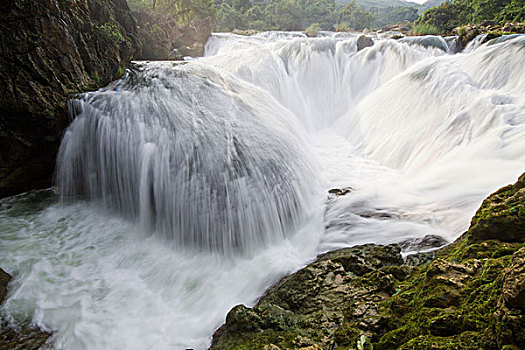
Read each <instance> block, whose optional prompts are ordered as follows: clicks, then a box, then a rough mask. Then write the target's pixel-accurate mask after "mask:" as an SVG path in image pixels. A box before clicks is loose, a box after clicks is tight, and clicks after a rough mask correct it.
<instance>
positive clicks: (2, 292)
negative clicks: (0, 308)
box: [0, 269, 11, 304]
mask: <svg viewBox="0 0 525 350" xmlns="http://www.w3.org/2000/svg"><path fill="white" fill-rule="evenodd" d="M9 281H11V275H10V274H8V273H7V272H5V271H4V270H2V269H0V304H2V303H3V302H4V299H5V297H6V295H7V285H8V284H9Z"/></svg>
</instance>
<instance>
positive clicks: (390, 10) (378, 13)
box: [370, 6, 419, 27]
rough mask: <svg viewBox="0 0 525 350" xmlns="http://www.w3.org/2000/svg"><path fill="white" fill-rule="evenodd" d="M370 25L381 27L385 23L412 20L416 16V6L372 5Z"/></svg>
mask: <svg viewBox="0 0 525 350" xmlns="http://www.w3.org/2000/svg"><path fill="white" fill-rule="evenodd" d="M370 12H371V13H372V16H373V19H372V25H371V26H372V27H381V26H383V25H387V24H394V23H398V22H401V21H410V22H414V21H415V20H416V19H417V18H418V17H419V14H418V8H417V7H414V6H411V7H408V6H388V7H372V8H371V9H370Z"/></svg>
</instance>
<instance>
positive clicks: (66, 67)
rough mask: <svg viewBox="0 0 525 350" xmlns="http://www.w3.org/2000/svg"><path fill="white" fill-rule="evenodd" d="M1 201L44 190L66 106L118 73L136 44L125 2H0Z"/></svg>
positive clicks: (51, 168) (107, 81)
mask: <svg viewBox="0 0 525 350" xmlns="http://www.w3.org/2000/svg"><path fill="white" fill-rule="evenodd" d="M0 11H1V12H2V19H1V21H0V32H1V33H2V41H1V44H0V197H4V196H7V195H12V194H15V193H19V192H22V191H25V190H29V189H34V188H39V187H43V186H49V185H50V180H51V175H52V173H53V169H54V165H55V156H56V152H57V149H58V145H59V141H60V139H61V136H62V132H63V130H64V129H65V127H66V126H67V125H68V123H69V117H68V114H67V107H66V102H67V100H68V98H71V97H72V96H74V94H76V93H79V92H83V91H86V90H93V89H97V88H99V87H102V86H104V85H106V84H108V83H109V82H111V81H112V80H115V79H117V78H119V77H120V76H122V75H123V74H124V72H125V67H126V64H127V63H128V62H129V61H130V60H131V59H132V57H133V56H134V54H135V52H136V51H137V50H138V48H139V47H140V45H139V44H138V40H137V26H136V23H135V20H134V19H133V17H132V16H131V12H130V10H129V8H128V5H127V3H126V0H113V1H106V0H76V1H67V0H56V1H55V0H38V1H37V0H5V1H2V4H1V5H0Z"/></svg>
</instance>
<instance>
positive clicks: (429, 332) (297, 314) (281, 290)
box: [212, 176, 525, 350]
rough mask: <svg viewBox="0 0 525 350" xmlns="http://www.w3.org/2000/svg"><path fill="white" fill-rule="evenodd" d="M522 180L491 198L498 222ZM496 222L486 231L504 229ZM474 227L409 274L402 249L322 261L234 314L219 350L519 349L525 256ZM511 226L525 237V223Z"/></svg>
mask: <svg viewBox="0 0 525 350" xmlns="http://www.w3.org/2000/svg"><path fill="white" fill-rule="evenodd" d="M523 178H524V176H522V177H520V179H519V181H518V182H517V183H516V184H514V185H512V186H507V187H505V188H504V189H502V190H503V191H502V190H500V191H497V192H496V193H495V194H493V195H491V196H490V197H488V198H487V200H486V201H488V203H493V205H500V204H505V208H502V210H495V211H494V213H495V215H496V217H499V216H500V213H501V212H502V211H506V212H507V213H508V212H509V210H512V209H510V208H509V205H510V203H514V202H513V201H512V200H511V198H514V199H515V198H518V197H519V195H520V193H521V189H522V187H520V186H521V185H520V183H521V182H522V181H523ZM485 204H486V203H485V202H484V205H483V206H482V208H483V207H484V206H485ZM511 207H512V206H511ZM512 208H513V207H512ZM493 209H494V208H493ZM481 212H483V211H482V210H481V209H480V211H478V213H481ZM518 213H519V209H518ZM491 215H492V211H491V212H489V213H487V215H486V216H484V220H485V221H484V223H485V224H486V225H487V226H490V225H498V223H499V221H498V220H493V219H490V218H489V216H491ZM477 224H478V222H477V221H476V220H473V225H471V227H470V229H469V230H468V231H467V232H465V233H464V234H463V235H462V236H461V237H460V238H459V239H458V240H456V241H455V242H453V243H452V244H450V245H447V246H446V247H443V248H440V249H439V250H436V251H434V252H432V253H430V254H432V256H429V257H428V259H429V261H428V263H427V264H425V265H421V266H417V267H413V266H408V265H407V263H405V264H403V262H402V259H401V255H400V252H401V248H400V247H399V246H398V245H389V246H378V245H373V244H369V245H363V246H356V247H352V248H347V249H342V250H337V251H334V252H330V253H327V254H324V255H321V256H319V257H318V259H317V260H316V261H315V262H313V263H311V264H309V265H308V266H306V267H305V268H303V269H301V270H299V271H297V272H296V273H294V274H292V275H290V276H287V277H285V278H283V279H282V280H281V281H280V282H279V283H278V284H276V285H275V286H273V287H271V288H270V289H269V290H267V291H266V293H265V294H264V296H263V297H262V298H261V299H260V301H259V303H258V304H257V305H256V306H255V307H254V308H251V309H250V308H246V307H244V306H242V307H236V308H234V309H233V310H232V311H231V312H230V314H229V315H228V317H227V321H226V324H225V325H223V326H222V327H221V328H220V329H219V330H218V331H217V332H216V333H215V335H214V337H213V344H212V349H229V350H230V349H232V350H233V349H263V348H265V347H266V348H268V349H274V347H275V349H277V348H278V349H301V348H303V347H304V346H313V347H319V348H323V349H334V348H342V349H356V348H358V347H362V348H365V346H368V345H367V344H369V345H370V346H371V347H373V349H376V350H378V349H379V350H381V349H385V350H386V349H500V348H508V349H519V348H520V347H521V346H522V344H524V343H525V333H523V329H525V311H524V310H523V291H524V288H523V286H524V283H523V282H524V277H523V276H524V269H525V267H524V266H525V248H523V243H521V241H509V242H503V241H501V240H500V239H489V240H481V239H480V237H479V236H478V235H474V233H475V232H477V231H476V230H478V229H479V228H477V226H476V225H477ZM507 224H508V226H505V228H506V229H508V230H514V231H516V230H517V231H518V232H519V230H520V229H521V228H522V226H520V225H521V222H520V221H519V220H518V221H517V220H511V221H510V222H507ZM513 225H517V226H513ZM472 231H474V233H473V232H472ZM505 235H506V234H505ZM500 237H501V235H500ZM405 243H406V246H408V247H410V246H411V245H413V244H415V245H416V247H417V246H418V244H420V246H419V247H425V248H426V247H434V246H437V245H439V244H442V243H443V241H442V240H441V239H439V237H432V236H428V237H427V238H426V239H423V240H421V241H419V242H417V243H416V242H415V241H413V240H410V241H408V242H405ZM424 254H425V253H424ZM407 261H408V258H407ZM414 265H419V264H414ZM365 337H367V338H365ZM305 338H306V339H308V341H307V342H306V341H304V339H305ZM363 339H365V341H363ZM366 339H368V340H369V341H366ZM310 344H311V345H310Z"/></svg>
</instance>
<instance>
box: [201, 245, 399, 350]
mask: <svg viewBox="0 0 525 350" xmlns="http://www.w3.org/2000/svg"><path fill="white" fill-rule="evenodd" d="M400 252H401V250H400V248H399V246H397V245H389V246H380V245H374V244H367V245H363V246H356V247H352V248H346V249H341V250H337V251H334V252H330V253H327V254H323V255H321V256H319V257H318V259H317V260H316V261H315V262H314V263H312V264H310V265H308V266H307V267H305V268H303V269H301V270H299V271H298V272H296V273H294V274H292V275H290V276H287V277H285V278H284V279H282V280H281V281H280V282H279V283H277V284H276V285H275V286H273V287H271V288H270V289H269V290H267V291H266V293H265V294H264V296H263V297H262V298H261V300H260V301H259V303H258V304H257V305H256V306H255V307H254V308H252V309H249V308H246V307H244V306H242V305H240V306H236V307H235V308H233V309H232V310H231V311H230V313H229V314H228V316H227V319H226V324H225V325H223V326H222V327H221V328H220V329H219V330H218V331H217V332H216V333H215V335H214V338H213V343H212V347H211V349H236V348H243V347H245V348H263V347H264V346H270V345H272V346H277V347H279V348H283V349H303V348H305V347H307V348H309V347H310V348H311V349H321V348H322V349H326V348H331V347H333V346H335V345H336V344H337V345H338V346H354V347H355V346H356V344H357V340H358V338H359V336H360V335H367V336H368V335H370V334H372V333H373V332H375V331H378V329H379V328H380V323H379V319H380V316H379V313H378V308H379V303H380V302H381V301H382V300H385V299H387V298H388V297H389V296H390V295H392V294H394V293H395V292H396V289H395V287H394V286H395V284H396V282H397V281H399V280H400V279H401V280H402V279H405V278H406V276H407V275H408V274H409V269H408V268H405V267H402V266H400V265H401V264H403V259H402V258H401V254H400Z"/></svg>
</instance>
